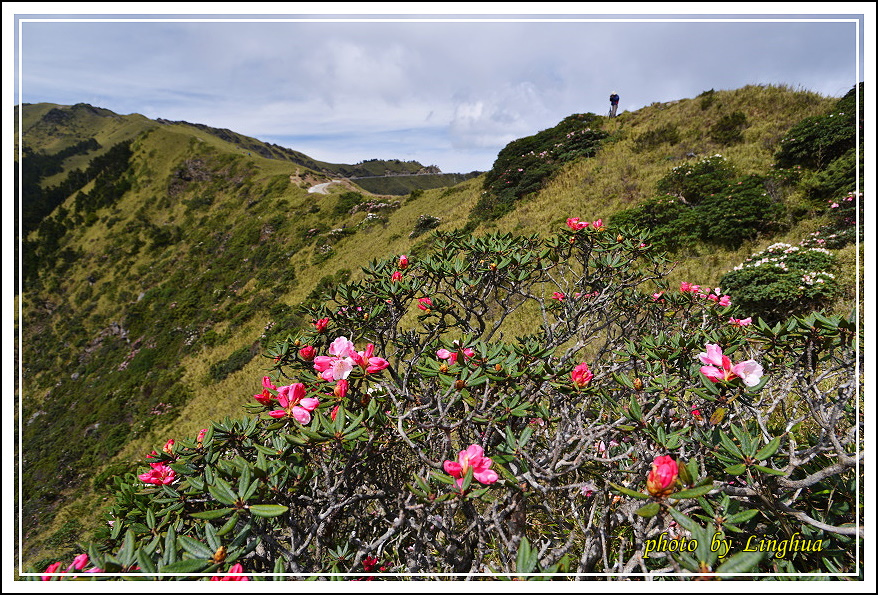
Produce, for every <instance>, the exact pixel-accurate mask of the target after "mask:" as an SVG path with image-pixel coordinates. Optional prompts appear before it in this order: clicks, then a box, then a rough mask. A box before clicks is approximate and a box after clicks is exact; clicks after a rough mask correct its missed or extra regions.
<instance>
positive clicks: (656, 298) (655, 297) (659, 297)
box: [652, 291, 665, 302]
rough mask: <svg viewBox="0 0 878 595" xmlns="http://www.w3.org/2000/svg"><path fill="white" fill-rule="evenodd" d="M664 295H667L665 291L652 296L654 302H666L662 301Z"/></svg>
mask: <svg viewBox="0 0 878 595" xmlns="http://www.w3.org/2000/svg"><path fill="white" fill-rule="evenodd" d="M664 294H665V292H664V291H659V292H656V293H654V294H652V301H654V302H658V301H660V300H661V301H664V300H663V299H662V296H663V295H664Z"/></svg>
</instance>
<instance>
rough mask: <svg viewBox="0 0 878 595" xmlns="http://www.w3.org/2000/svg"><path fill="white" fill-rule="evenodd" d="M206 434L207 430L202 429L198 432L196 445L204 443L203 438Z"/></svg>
mask: <svg viewBox="0 0 878 595" xmlns="http://www.w3.org/2000/svg"><path fill="white" fill-rule="evenodd" d="M206 434H207V428H202V429H201V431H199V432H198V438H196V440H197V442H198V444H201V443H202V442H204V436H205V435H206Z"/></svg>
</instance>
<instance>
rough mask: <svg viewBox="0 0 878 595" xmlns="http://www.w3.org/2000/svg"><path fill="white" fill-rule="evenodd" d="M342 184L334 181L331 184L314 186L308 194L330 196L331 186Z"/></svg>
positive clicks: (324, 183)
mask: <svg viewBox="0 0 878 595" xmlns="http://www.w3.org/2000/svg"><path fill="white" fill-rule="evenodd" d="M340 182H341V180H332V181H330V182H323V183H322V184H314V185H313V186H311V187H310V188H308V194H329V190H328V188H329V185H330V184H338V183H340Z"/></svg>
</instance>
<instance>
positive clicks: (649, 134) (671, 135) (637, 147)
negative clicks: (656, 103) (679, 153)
mask: <svg viewBox="0 0 878 595" xmlns="http://www.w3.org/2000/svg"><path fill="white" fill-rule="evenodd" d="M678 142H680V133H679V132H678V131H677V127H676V126H674V125H673V124H666V125H664V126H660V127H659V128H655V129H652V130H647V131H646V132H644V133H643V134H641V135H639V136H637V137H636V138H635V139H634V152H635V153H641V152H643V151H648V150H649V149H654V148H656V147H657V146H659V145H662V144H665V143H667V144H669V145H676V144H677V143H678Z"/></svg>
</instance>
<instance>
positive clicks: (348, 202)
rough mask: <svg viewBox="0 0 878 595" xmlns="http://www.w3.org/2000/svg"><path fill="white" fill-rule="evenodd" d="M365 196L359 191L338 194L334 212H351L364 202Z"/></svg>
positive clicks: (342, 213) (343, 213) (339, 214)
mask: <svg viewBox="0 0 878 595" xmlns="http://www.w3.org/2000/svg"><path fill="white" fill-rule="evenodd" d="M364 200H365V198H364V197H363V195H362V194H361V193H359V192H344V193H342V194H339V195H338V201H337V202H336V203H335V208H334V209H333V211H332V212H333V214H335V215H338V216H341V215H347V214H348V213H350V211H351V209H353V208H354V207H355V206H357V205H358V204H360V203H361V202H363V201H364Z"/></svg>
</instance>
